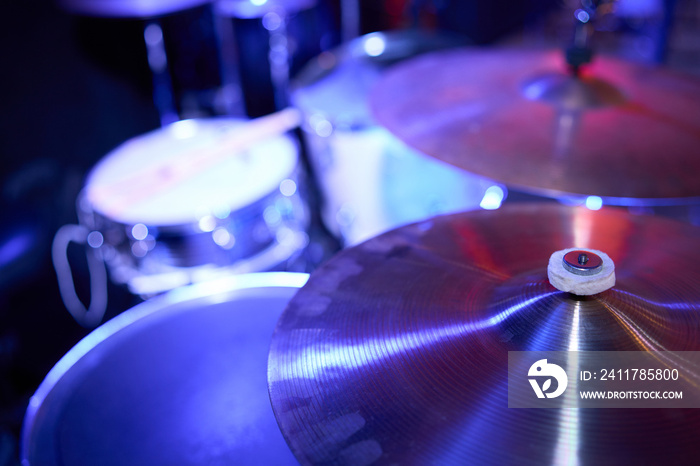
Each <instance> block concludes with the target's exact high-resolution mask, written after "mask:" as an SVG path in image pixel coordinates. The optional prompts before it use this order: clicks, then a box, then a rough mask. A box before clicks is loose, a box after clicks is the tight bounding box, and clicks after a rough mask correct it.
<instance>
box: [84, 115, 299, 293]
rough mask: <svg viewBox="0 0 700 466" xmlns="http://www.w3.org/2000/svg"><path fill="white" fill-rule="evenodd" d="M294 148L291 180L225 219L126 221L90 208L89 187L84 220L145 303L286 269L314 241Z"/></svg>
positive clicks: (119, 275)
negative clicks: (209, 283) (218, 281)
mask: <svg viewBox="0 0 700 466" xmlns="http://www.w3.org/2000/svg"><path fill="white" fill-rule="evenodd" d="M190 121H195V122H196V121H217V120H216V119H212V120H190ZM222 121H226V120H222ZM278 137H284V138H286V139H288V140H289V141H292V140H291V138H288V137H287V136H278ZM292 142H293V141H292ZM292 145H293V147H294V154H293V157H294V160H295V163H297V166H296V168H295V169H294V170H293V171H292V173H289V174H287V176H284V177H282V179H279V180H276V181H277V182H276V183H273V184H274V185H275V188H273V189H272V190H271V191H270V192H268V193H265V194H263V195H261V196H260V197H259V198H258V199H257V200H254V201H252V202H250V203H249V204H248V205H244V206H243V207H240V208H232V209H230V211H229V212H225V213H226V215H219V216H217V215H206V216H204V217H199V218H196V217H195V216H194V215H192V217H191V220H190V221H187V222H183V221H178V222H162V221H159V222H153V221H150V220H149V219H148V218H144V219H143V221H133V220H132V221H129V222H124V221H120V220H117V219H115V218H113V217H112V216H111V215H108V214H106V213H104V212H101V211H100V210H99V208H98V207H97V206H95V205H94V204H93V203H92V202H90V200H89V199H88V196H87V190H88V187H87V186H86V188H85V189H83V191H82V192H81V194H80V196H79V199H78V206H77V211H78V218H79V221H80V223H81V224H82V225H84V226H85V227H86V228H87V229H88V230H91V231H96V232H99V233H100V235H101V238H102V244H101V246H100V251H101V253H102V257H103V258H104V260H105V262H106V263H107V265H108V266H109V270H110V276H111V278H112V280H113V281H114V282H115V283H119V284H127V285H128V286H129V288H130V290H131V291H132V292H133V293H135V294H138V295H142V296H152V295H154V294H157V293H160V292H163V291H167V290H170V289H173V288H176V287H177V286H182V285H187V284H190V283H196V282H200V281H205V280H209V279H214V278H219V277H222V276H225V275H228V274H231V273H249V272H262V271H268V270H280V269H285V266H286V264H287V263H289V262H291V261H293V260H294V259H295V258H296V257H297V256H298V255H299V253H300V252H301V251H302V250H303V248H304V247H305V245H306V243H307V241H308V237H307V234H306V230H307V228H308V223H309V213H308V209H307V207H306V203H305V200H304V198H305V194H304V190H303V184H304V179H303V172H302V171H301V169H300V167H299V166H298V147H297V145H296V143H293V144H292ZM290 156H292V155H291V154H290ZM108 157H109V155H108ZM273 181H274V180H273ZM283 181H287V183H289V184H290V185H291V186H293V187H294V189H293V192H290V190H289V189H287V190H285V189H283V188H282V187H281V185H282V182H283ZM89 183H90V181H88V185H89ZM222 189H225V187H222ZM283 191H284V192H283ZM205 217H206V218H205ZM220 217H221V218H220ZM227 238H228V242H227V241H226V239H227Z"/></svg>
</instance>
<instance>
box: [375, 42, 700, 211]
mask: <svg viewBox="0 0 700 466" xmlns="http://www.w3.org/2000/svg"><path fill="white" fill-rule="evenodd" d="M371 106H372V111H373V113H374V115H375V117H376V118H377V120H378V121H379V122H380V124H382V125H384V126H385V127H386V128H388V129H389V130H390V131H391V132H392V133H394V134H395V135H396V136H398V137H399V138H400V139H402V140H403V141H404V142H406V143H407V144H409V145H411V146H413V147H415V148H417V149H418V150H420V151H422V152H424V153H426V154H428V155H430V156H433V157H435V158H438V159H440V160H443V161H445V162H447V163H450V164H452V165H455V166H457V167H460V168H463V169H465V170H467V171H470V172H473V173H476V174H478V175H482V176H485V177H487V178H491V179H494V180H496V181H499V182H502V183H505V184H507V185H510V186H513V187H517V188H520V189H523V190H526V191H530V192H536V193H538V194H546V195H554V196H557V195H559V194H562V193H573V194H581V195H597V196H601V197H606V198H618V201H617V202H616V203H618V204H623V205H624V204H625V202H624V199H626V198H635V199H651V200H659V199H676V198H689V197H700V156H698V147H700V80H698V79H696V78H691V77H689V76H685V75H681V74H678V73H675V72H672V71H670V70H667V69H664V68H661V67H653V66H645V65H642V64H636V63H630V62H624V61H620V60H616V59H613V58H609V57H604V56H596V57H594V60H593V62H592V63H591V64H590V65H589V66H587V67H586V68H584V69H583V70H582V73H581V76H580V77H579V78H576V77H573V76H570V75H568V74H567V65H566V64H565V61H564V57H563V55H562V54H561V53H560V52H558V51H546V52H541V51H520V50H518V51H516V50H508V49H506V50H483V49H482V50H479V49H460V50H454V51H444V52H437V53H432V54H429V55H424V56H422V57H418V58H416V59H413V60H411V61H408V62H405V63H402V64H399V65H398V66H396V67H394V68H393V69H392V70H390V71H389V72H387V73H386V74H385V75H384V77H383V79H382V80H381V81H380V82H379V83H378V85H377V86H376V87H375V89H374V92H373V93H372V96H371Z"/></svg>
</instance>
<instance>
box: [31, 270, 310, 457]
mask: <svg viewBox="0 0 700 466" xmlns="http://www.w3.org/2000/svg"><path fill="white" fill-rule="evenodd" d="M307 278H308V276H307V275H306V274H291V273H265V274H248V275H239V276H231V277H226V278H225V279H222V280H219V281H214V282H208V283H205V284H199V285H193V286H190V287H186V288H182V289H179V290H176V291H173V292H171V293H168V294H166V295H163V296H159V297H157V298H154V299H152V300H150V301H147V302H145V303H142V304H140V305H138V306H136V307H134V308H132V309H130V310H128V311H126V312H124V313H122V314H120V315H119V316H117V317H115V318H114V319H112V320H111V321H109V322H107V323H106V324H103V325H102V326H101V327H99V328H98V329H96V330H95V331H93V332H92V333H90V334H89V335H88V336H87V337H85V338H84V339H83V340H82V341H81V342H79V343H78V344H77V345H76V346H75V347H74V348H73V349H71V350H70V351H69V352H68V353H67V354H66V355H65V356H64V357H63V358H62V359H61V360H60V361H59V362H58V363H57V364H56V366H55V367H54V368H53V369H52V370H51V371H50V372H49V374H48V375H47V377H46V379H45V380H44V381H43V383H42V384H41V385H40V387H39V388H38V390H37V392H36V393H35V395H34V396H33V397H32V398H31V400H30V403H29V407H28V410H27V414H26V417H25V422H24V426H23V435H22V456H23V464H25V465H30V464H31V465H34V464H36V465H52V464H55V465H59V464H72V465H80V464H85V465H89V464H104V465H107V464H183V465H186V464H283V465H284V464H296V461H295V460H294V457H293V455H292V454H291V452H290V451H289V450H288V448H287V446H286V444H285V442H284V439H283V438H282V435H281V433H280V432H279V430H278V428H277V425H276V422H275V419H274V415H273V413H272V409H271V407H270V405H269V397H268V393H267V350H268V347H269V344H270V339H271V337H272V333H273V330H274V327H275V324H276V322H277V319H278V317H279V315H280V314H281V313H282V311H283V309H284V307H285V306H286V303H287V302H288V301H289V299H290V298H291V297H292V296H293V295H294V293H295V292H296V290H297V289H298V288H299V287H301V286H302V285H303V284H304V283H305V282H306V280H307Z"/></svg>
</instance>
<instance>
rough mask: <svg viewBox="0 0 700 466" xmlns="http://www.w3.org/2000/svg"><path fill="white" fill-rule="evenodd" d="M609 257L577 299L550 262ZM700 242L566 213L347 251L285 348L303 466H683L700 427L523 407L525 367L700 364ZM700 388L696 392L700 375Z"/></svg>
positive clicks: (439, 224)
mask: <svg viewBox="0 0 700 466" xmlns="http://www.w3.org/2000/svg"><path fill="white" fill-rule="evenodd" d="M571 246H574V247H588V248H595V249H598V250H600V251H604V252H606V253H607V254H608V255H609V256H610V258H612V260H613V261H614V262H615V267H616V274H617V283H616V285H615V286H614V287H613V288H612V289H609V290H607V291H604V292H602V293H599V294H596V295H593V296H589V297H585V298H584V297H576V296H574V295H571V294H569V293H564V292H560V291H557V290H556V289H555V288H553V287H552V286H551V285H550V284H549V282H548V280H547V262H548V259H549V257H550V254H551V253H552V252H554V251H556V250H559V249H564V248H567V247H571ZM698 283H700V230H698V229H697V228H696V227H693V226H690V225H686V224H681V223H676V222H672V221H669V220H663V219H659V218H653V217H639V216H631V215H626V214H624V213H623V212H622V211H618V210H615V209H610V210H607V209H603V210H601V211H598V212H594V211H590V210H586V209H583V208H571V207H563V206H558V205H546V206H543V205H528V204H523V205H516V206H512V205H511V206H506V207H505V208H503V209H501V210H498V211H475V212H467V213H461V214H455V215H451V216H444V217H437V218H434V219H431V220H428V221H424V222H421V223H417V224H414V225H409V226H406V227H402V228H399V229H397V230H394V231H391V232H389V233H386V234H384V235H381V236H379V237H376V238H374V239H371V240H369V241H367V242H366V243H363V244H361V245H358V246H356V247H353V248H350V249H346V250H344V251H342V252H341V253H339V254H338V255H337V256H335V257H334V258H333V259H331V260H330V261H329V262H328V263H327V264H326V265H325V266H323V267H321V268H320V269H318V270H317V271H316V272H315V273H314V274H313V275H312V276H311V279H310V280H309V282H308V283H307V285H306V286H305V287H304V288H302V289H301V290H300V291H299V292H298V293H297V295H296V296H295V297H294V298H293V300H292V301H291V302H290V304H289V306H288V307H287V309H286V310H285V312H284V314H283V316H282V318H281V319H280V321H279V323H278V326H277V329H276V332H275V335H274V337H273V343H272V346H271V352H270V359H269V367H268V379H269V380H268V381H269V388H270V397H271V400H272V404H273V409H274V411H275V414H276V416H277V420H278V423H279V425H280V427H281V429H282V432H283V434H284V435H285V438H286V439H287V442H288V443H289V445H290V446H291V448H292V451H293V452H294V453H295V455H296V456H297V459H299V461H300V462H301V463H302V464H544V463H552V462H562V461H567V464H576V463H577V462H578V461H580V462H582V463H587V464H620V463H623V462H624V463H632V462H635V463H639V462H641V463H645V464H659V463H669V462H670V463H683V462H687V461H691V460H697V458H698V457H700V456H699V455H700V443H698V442H697V439H698V436H700V410H694V409H568V408H561V409H515V408H509V407H508V401H507V394H506V391H507V384H508V381H507V365H508V352H509V351H582V352H583V351H619V352H626V351H633V352H634V351H642V352H647V351H659V350H667V351H699V350H700V287H698ZM696 375H697V374H696Z"/></svg>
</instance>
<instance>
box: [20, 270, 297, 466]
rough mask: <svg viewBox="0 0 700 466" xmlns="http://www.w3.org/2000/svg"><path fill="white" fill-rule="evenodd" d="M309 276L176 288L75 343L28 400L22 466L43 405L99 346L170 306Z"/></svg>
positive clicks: (251, 277)
mask: <svg viewBox="0 0 700 466" xmlns="http://www.w3.org/2000/svg"><path fill="white" fill-rule="evenodd" d="M308 279H309V274H306V273H298V272H260V273H249V274H242V275H232V276H228V277H224V278H221V279H218V280H212V281H208V282H202V283H196V284H193V285H188V286H184V287H181V288H176V289H174V290H172V291H170V292H168V293H165V294H163V295H160V296H157V297H155V298H152V299H149V300H147V301H144V302H142V303H140V304H137V305H136V306H134V307H132V308H130V309H127V310H126V311H124V312H122V313H121V314H119V315H117V316H115V317H114V318H112V319H111V320H108V321H107V322H105V323H103V324H102V325H100V326H99V327H97V328H96V329H94V330H93V331H91V332H90V333H88V334H87V335H86V336H85V337H83V338H82V339H81V340H80V341H79V342H78V343H76V344H75V345H74V346H73V347H72V348H71V349H70V350H68V352H67V353H66V354H64V355H63V356H62V357H61V359H59V360H58V362H57V363H56V364H54V366H53V367H52V368H51V370H50V371H49V372H48V373H47V374H46V376H45V377H44V379H43V380H42V382H41V384H39V387H38V388H37V389H36V391H35V392H34V394H33V395H32V397H31V398H30V399H29V403H28V405H27V411H26V413H25V415H24V420H23V422H22V434H21V440H20V454H21V461H22V464H23V465H29V464H30V463H29V453H30V439H31V434H32V432H33V430H34V421H35V419H36V416H37V414H38V413H39V410H40V409H41V407H42V406H43V405H44V401H45V400H46V398H47V397H48V396H49V394H50V393H51V392H52V391H53V389H54V387H55V386H56V385H57V384H58V383H59V382H60V381H61V380H62V379H63V377H64V376H65V375H66V374H67V373H68V372H69V371H70V370H71V369H72V368H73V366H74V365H75V364H77V363H78V362H79V361H80V360H81V359H82V358H83V357H84V356H86V355H87V354H89V353H90V352H91V351H92V350H93V349H94V348H95V347H97V346H98V345H99V344H100V343H102V342H103V341H105V340H107V339H108V338H110V337H111V336H113V335H114V334H116V333H118V332H119V331H121V330H123V329H125V328H126V327H128V326H129V325H131V324H133V323H134V322H137V321H138V320H140V319H142V318H144V317H146V316H148V315H151V314H153V313H155V312H158V311H161V310H163V309H165V308H167V307H169V306H172V305H175V304H180V303H183V302H187V301H193V300H195V299H199V298H205V297H212V296H219V295H224V294H229V293H236V292H238V291H243V290H251V289H255V288H296V289H299V288H301V287H302V286H304V284H305V283H306V282H307V280H308Z"/></svg>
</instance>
